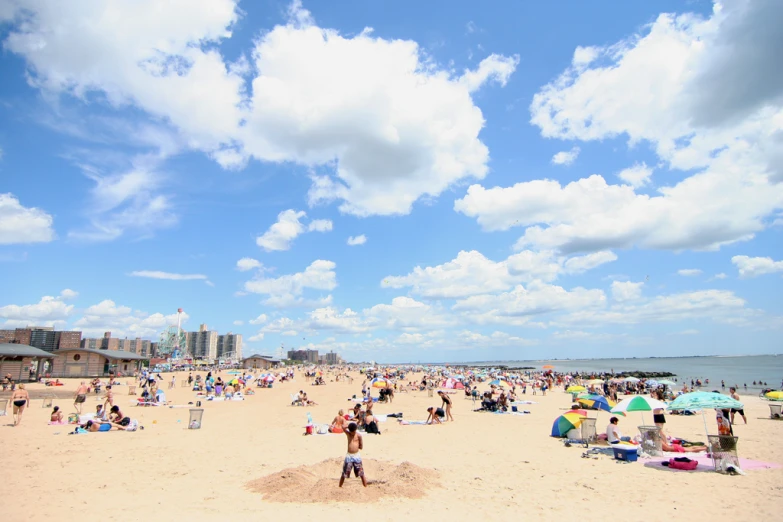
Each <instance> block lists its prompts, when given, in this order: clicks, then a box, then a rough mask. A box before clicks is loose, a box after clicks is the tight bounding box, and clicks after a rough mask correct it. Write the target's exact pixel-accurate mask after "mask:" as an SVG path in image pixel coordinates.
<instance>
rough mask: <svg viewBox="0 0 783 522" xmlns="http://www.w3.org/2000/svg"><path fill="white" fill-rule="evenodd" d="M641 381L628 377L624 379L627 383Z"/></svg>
mask: <svg viewBox="0 0 783 522" xmlns="http://www.w3.org/2000/svg"><path fill="white" fill-rule="evenodd" d="M640 380H641V379H637V378H636V377H626V378H625V379H623V381H625V382H639V381H640Z"/></svg>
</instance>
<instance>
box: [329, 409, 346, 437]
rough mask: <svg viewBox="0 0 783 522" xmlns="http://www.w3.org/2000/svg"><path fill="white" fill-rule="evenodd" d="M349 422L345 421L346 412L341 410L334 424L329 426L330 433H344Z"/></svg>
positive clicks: (333, 421)
mask: <svg viewBox="0 0 783 522" xmlns="http://www.w3.org/2000/svg"><path fill="white" fill-rule="evenodd" d="M347 424H348V421H347V420H346V419H345V412H344V411H343V410H340V411H338V412H337V416H336V417H335V418H334V419H333V420H332V424H331V425H330V426H329V433H343V432H344V431H345V427H346V425H347Z"/></svg>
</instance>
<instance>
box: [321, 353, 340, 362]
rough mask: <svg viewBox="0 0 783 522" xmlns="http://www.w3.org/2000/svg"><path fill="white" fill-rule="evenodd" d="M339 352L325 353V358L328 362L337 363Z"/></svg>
mask: <svg viewBox="0 0 783 522" xmlns="http://www.w3.org/2000/svg"><path fill="white" fill-rule="evenodd" d="M337 357H338V356H337V354H336V353H334V352H329V353H327V354H325V355H324V360H325V361H326V364H337V362H338V361H337Z"/></svg>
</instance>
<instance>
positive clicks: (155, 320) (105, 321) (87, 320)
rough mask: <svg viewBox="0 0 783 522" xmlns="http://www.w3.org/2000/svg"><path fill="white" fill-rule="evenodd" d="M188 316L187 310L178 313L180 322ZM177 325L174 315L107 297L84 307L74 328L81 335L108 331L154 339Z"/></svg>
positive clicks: (175, 315)
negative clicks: (138, 307) (149, 311)
mask: <svg viewBox="0 0 783 522" xmlns="http://www.w3.org/2000/svg"><path fill="white" fill-rule="evenodd" d="M189 319H190V316H189V315H188V313H187V312H183V313H182V315H181V320H182V324H185V323H186V322H187V321H188V320H189ZM176 324H177V314H176V313H173V314H168V315H164V314H162V313H160V312H157V313H152V314H150V313H147V312H142V311H140V310H133V309H132V308H131V307H130V306H124V305H118V304H117V303H115V302H114V301H112V300H111V299H105V300H103V301H101V302H100V303H97V304H94V305H92V306H90V307H88V308H87V309H86V310H85V311H84V314H83V316H82V317H81V318H79V319H78V320H77V321H76V322H74V324H73V325H74V327H75V328H77V329H78V330H82V331H83V332H84V335H85V336H100V335H103V333H104V332H111V333H112V336H114V337H129V338H131V339H133V338H136V337H142V338H147V339H157V338H158V336H159V335H160V333H161V332H162V331H163V330H165V329H166V328H167V327H169V326H174V325H176Z"/></svg>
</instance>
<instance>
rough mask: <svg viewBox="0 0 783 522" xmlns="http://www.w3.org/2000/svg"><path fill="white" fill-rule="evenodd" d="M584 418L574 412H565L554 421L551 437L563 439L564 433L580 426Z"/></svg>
mask: <svg viewBox="0 0 783 522" xmlns="http://www.w3.org/2000/svg"><path fill="white" fill-rule="evenodd" d="M585 418H586V417H585V416H584V415H581V414H580V413H576V412H567V413H564V414H563V415H561V416H559V417H558V418H556V419H555V422H554V424H552V437H565V436H566V433H568V432H569V431H571V430H573V429H575V428H578V427H579V426H581V425H582V421H583V420H584V419H585Z"/></svg>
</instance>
